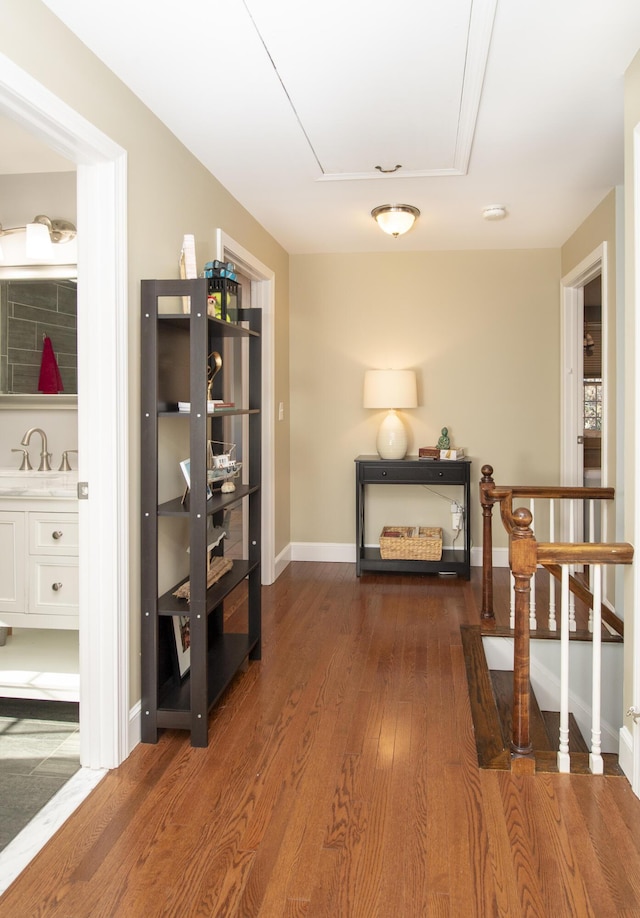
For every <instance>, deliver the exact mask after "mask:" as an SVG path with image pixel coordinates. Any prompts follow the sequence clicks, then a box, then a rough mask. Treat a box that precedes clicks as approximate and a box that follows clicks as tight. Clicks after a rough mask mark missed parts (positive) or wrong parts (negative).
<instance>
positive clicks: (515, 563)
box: [509, 507, 537, 774]
mask: <svg viewBox="0 0 640 918" xmlns="http://www.w3.org/2000/svg"><path fill="white" fill-rule="evenodd" d="M531 520H532V516H531V513H530V512H529V511H528V510H525V509H524V508H522V507H521V508H520V509H519V510H516V511H515V513H514V514H513V522H514V527H515V528H514V530H513V532H512V535H511V540H510V549H509V553H510V557H509V564H510V567H511V573H512V574H513V576H514V579H515V635H514V648H513V732H512V738H511V771H512V772H516V773H518V774H533V773H534V771H535V759H534V755H533V747H532V745H531V737H530V721H529V708H530V691H529V673H530V659H529V598H530V594H531V578H532V576H533V575H534V574H535V570H536V567H537V543H536V540H535V538H534V535H533V532H532V530H531Z"/></svg>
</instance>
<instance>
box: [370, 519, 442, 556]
mask: <svg viewBox="0 0 640 918" xmlns="http://www.w3.org/2000/svg"><path fill="white" fill-rule="evenodd" d="M380 557H381V558H385V559H387V558H397V559H400V560H402V561H439V560H440V559H441V558H442V529H440V528H439V527H437V526H420V527H415V526H385V527H384V528H383V530H382V532H381V533H380Z"/></svg>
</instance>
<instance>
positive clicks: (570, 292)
mask: <svg viewBox="0 0 640 918" xmlns="http://www.w3.org/2000/svg"><path fill="white" fill-rule="evenodd" d="M598 275H601V278H602V417H603V421H602V443H603V444H605V443H606V442H607V426H608V411H607V402H608V392H609V384H610V380H609V374H608V366H607V353H608V347H607V341H608V331H607V325H608V315H609V312H608V286H607V243H606V242H603V243H602V245H599V246H598V248H597V249H594V251H593V252H591V253H590V254H589V255H587V257H586V258H584V259H583V260H582V261H581V262H580V264H579V265H578V266H577V267H576V268H574V269H573V271H570V272H569V274H567V275H565V277H563V278H562V280H561V290H562V317H561V329H560V347H561V355H560V372H561V377H560V480H561V483H562V485H564V486H565V487H571V486H573V487H582V485H583V471H584V468H583V465H584V461H583V451H582V450H581V449H578V437H581V436H582V435H583V426H582V398H583V395H582V376H583V367H584V361H583V345H582V341H583V320H584V308H583V306H584V297H583V288H584V286H585V285H586V284H588V283H589V281H592V280H593V279H594V277H597V276H598ZM601 462H602V466H601V467H602V486H603V487H606V482H607V481H608V469H607V450H606V449H603V450H602V459H601Z"/></svg>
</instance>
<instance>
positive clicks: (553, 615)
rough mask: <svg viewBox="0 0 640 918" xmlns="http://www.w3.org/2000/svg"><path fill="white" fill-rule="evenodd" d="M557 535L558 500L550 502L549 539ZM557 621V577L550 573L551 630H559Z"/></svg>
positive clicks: (553, 540) (552, 539)
mask: <svg viewBox="0 0 640 918" xmlns="http://www.w3.org/2000/svg"><path fill="white" fill-rule="evenodd" d="M555 536H556V502H555V500H553V499H552V500H551V501H550V502H549V541H550V542H555ZM557 630H558V623H557V622H556V578H555V577H553V576H552V575H551V574H549V631H557Z"/></svg>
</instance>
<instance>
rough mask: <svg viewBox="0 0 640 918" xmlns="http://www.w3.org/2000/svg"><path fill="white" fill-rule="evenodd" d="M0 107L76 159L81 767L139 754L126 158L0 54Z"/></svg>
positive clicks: (108, 763) (112, 763)
mask: <svg viewBox="0 0 640 918" xmlns="http://www.w3.org/2000/svg"><path fill="white" fill-rule="evenodd" d="M0 112H1V113H2V114H4V115H6V116H7V117H9V118H11V119H13V120H14V121H16V122H18V124H20V125H21V126H22V127H23V128H25V129H26V130H28V131H29V132H30V133H31V134H33V135H34V136H36V137H37V138H38V139H39V140H41V141H42V142H43V143H45V144H47V146H49V147H51V148H52V149H53V150H55V151H56V152H58V153H60V154H61V155H62V156H65V157H66V158H67V159H69V160H70V161H72V162H75V163H76V164H77V175H78V217H77V220H78V237H77V238H78V392H79V395H78V450H79V452H78V475H79V479H80V480H81V481H86V482H88V488H89V492H88V493H89V499H88V500H80V501H78V512H79V525H80V552H79V565H80V603H79V604H80V612H79V630H80V744H81V746H80V761H81V764H82V765H83V766H86V767H90V768H112V767H115V766H116V765H118V764H119V763H120V762H121V761H122V760H123V759H124V758H126V756H127V755H128V753H129V576H128V569H129V567H128V566H129V563H130V561H129V519H128V516H129V506H128V454H129V443H128V368H127V363H128V335H127V320H128V302H127V259H126V253H127V231H126V228H127V190H126V176H127V158H126V152H125V151H124V150H123V149H122V148H121V147H120V146H118V144H116V143H114V142H113V141H112V140H111V139H110V138H109V137H107V136H106V135H105V134H103V133H102V132H101V131H99V130H98V129H97V128H96V127H94V125H92V124H91V123H90V122H89V121H87V120H86V119H85V118H83V117H82V116H81V115H79V114H78V113H77V112H75V111H74V110H73V109H72V108H70V107H69V106H68V105H67V104H66V103H64V102H63V101H62V100H61V99H59V98H58V97H57V96H55V95H54V94H53V93H51V92H50V91H49V90H48V89H47V88H46V87H45V86H43V85H42V84H41V83H38V81H37V80H35V79H33V77H32V76H30V74H28V73H27V72H26V71H24V70H22V69H21V68H20V67H18V66H17V65H16V64H15V63H14V62H13V61H11V60H10V59H9V58H7V57H6V56H5V55H4V54H0Z"/></svg>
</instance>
